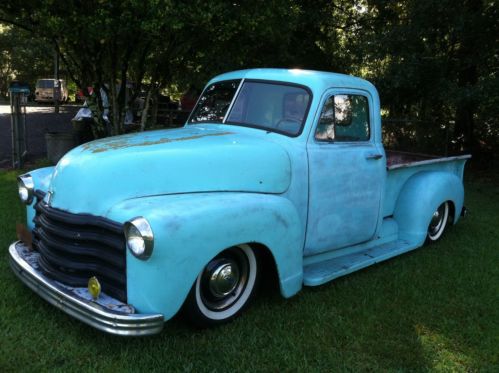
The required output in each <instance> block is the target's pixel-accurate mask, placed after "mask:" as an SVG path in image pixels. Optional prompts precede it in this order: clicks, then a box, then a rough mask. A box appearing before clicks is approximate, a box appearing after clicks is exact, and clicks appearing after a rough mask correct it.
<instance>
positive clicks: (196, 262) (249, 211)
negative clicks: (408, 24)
mask: <svg viewBox="0 0 499 373" xmlns="http://www.w3.org/2000/svg"><path fill="white" fill-rule="evenodd" d="M136 216H143V217H144V218H146V219H147V220H148V221H149V223H150V224H151V227H152V230H153V233H154V250H153V253H152V255H151V257H150V258H149V259H148V260H146V261H143V260H139V259H137V258H135V257H134V256H133V255H132V254H131V253H130V252H128V250H127V287H128V301H129V302H130V303H131V304H133V305H134V306H135V307H136V308H137V309H138V310H139V311H140V312H161V313H163V314H164V315H165V318H166V319H168V318H171V317H172V316H173V315H175V313H177V311H178V310H179V309H180V307H181V306H182V304H183V302H184V300H185V298H186V296H187V294H188V292H189V290H190V288H191V286H192V284H193V283H194V281H195V279H196V277H197V275H198V274H199V272H200V271H201V270H202V269H203V267H204V266H205V265H206V264H207V263H208V262H209V261H210V260H211V259H212V258H213V257H214V256H216V255H217V254H218V253H220V252H221V251H223V250H224V249H227V248H229V247H232V246H235V245H238V244H243V243H249V244H251V243H252V242H253V243H259V244H262V245H264V246H266V247H267V248H269V250H270V252H271V253H272V255H273V257H274V260H275V263H276V266H277V272H278V276H279V281H280V286H281V292H282V294H283V295H284V296H285V297H289V296H291V295H293V294H295V293H296V292H298V291H299V290H300V288H301V285H302V277H303V264H302V259H303V253H302V250H303V240H304V233H303V228H302V225H301V223H300V220H299V218H298V214H297V212H296V210H295V208H294V206H293V205H292V203H291V202H290V201H289V200H287V199H285V198H282V197H280V196H276V195H269V194H256V193H195V194H182V195H170V196H156V197H146V198H138V199H131V200H127V201H124V202H122V203H120V204H118V205H116V206H114V207H113V208H112V209H111V210H110V211H109V212H108V214H107V217H108V218H110V219H112V220H115V221H120V222H125V221H127V220H129V219H131V218H134V217H136ZM256 246H258V245H256ZM258 247H259V246H258Z"/></svg>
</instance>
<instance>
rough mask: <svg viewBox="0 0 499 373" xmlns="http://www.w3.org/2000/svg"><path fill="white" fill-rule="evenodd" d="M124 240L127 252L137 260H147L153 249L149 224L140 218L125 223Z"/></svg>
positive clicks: (152, 235)
mask: <svg viewBox="0 0 499 373" xmlns="http://www.w3.org/2000/svg"><path fill="white" fill-rule="evenodd" d="M125 238H126V246H127V247H128V250H130V252H131V253H132V254H133V255H134V256H136V257H137V258H139V259H142V260H145V259H148V258H149V257H150V256H151V254H152V249H153V247H154V234H153V233H152V229H151V226H150V225H149V222H148V221H147V220H146V219H144V218H143V217H141V216H138V217H136V218H133V219H131V220H129V221H127V222H126V223H125Z"/></svg>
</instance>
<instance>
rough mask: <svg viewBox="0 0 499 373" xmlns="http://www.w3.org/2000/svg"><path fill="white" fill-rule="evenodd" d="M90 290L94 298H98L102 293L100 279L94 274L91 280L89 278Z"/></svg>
mask: <svg viewBox="0 0 499 373" xmlns="http://www.w3.org/2000/svg"><path fill="white" fill-rule="evenodd" d="M88 292H89V293H90V295H91V296H92V298H94V300H97V298H99V295H100V283H99V280H97V277H95V276H93V277H90V280H88Z"/></svg>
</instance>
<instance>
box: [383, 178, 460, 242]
mask: <svg viewBox="0 0 499 373" xmlns="http://www.w3.org/2000/svg"><path fill="white" fill-rule="evenodd" d="M446 201H451V202H452V203H453V205H454V211H455V213H454V223H457V221H458V219H459V216H460V214H459V212H460V211H461V209H462V207H463V202H464V187H463V183H462V181H461V179H460V178H459V177H457V176H456V175H454V174H452V173H449V172H440V171H422V172H418V173H416V174H414V175H413V176H411V177H410V178H409V180H407V182H406V183H405V185H404V186H403V187H402V189H401V191H400V194H399V197H398V199H397V202H396V205H395V210H394V214H393V217H394V218H395V220H396V221H397V223H398V226H399V237H400V238H402V239H405V240H408V241H409V242H411V243H415V244H418V245H422V244H423V242H424V240H425V239H426V234H427V231H428V225H429V224H430V220H431V217H432V215H433V213H434V212H435V211H436V210H437V208H438V206H440V205H441V204H442V203H444V202H446Z"/></svg>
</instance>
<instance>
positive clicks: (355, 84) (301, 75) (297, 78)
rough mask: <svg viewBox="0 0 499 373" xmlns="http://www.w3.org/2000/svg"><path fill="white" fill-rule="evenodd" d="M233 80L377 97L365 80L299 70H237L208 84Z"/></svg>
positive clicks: (217, 77) (219, 76) (373, 88)
mask: <svg viewBox="0 0 499 373" xmlns="http://www.w3.org/2000/svg"><path fill="white" fill-rule="evenodd" d="M234 79H258V80H270V81H279V82H287V83H294V84H301V85H304V86H307V87H309V88H310V89H312V91H316V92H317V91H320V90H325V89H328V88H333V87H334V88H356V89H362V90H366V91H371V92H373V93H375V94H376V95H377V92H376V88H375V87H374V85H372V84H371V83H370V82H368V81H367V80H364V79H361V78H357V77H354V76H351V75H345V74H337V73H330V72H324V71H313V70H301V69H269V68H265V69H249V70H238V71H232V72H228V73H225V74H221V75H218V76H216V77H214V78H213V79H211V80H210V82H209V83H208V84H211V83H214V82H218V81H221V80H234Z"/></svg>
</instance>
